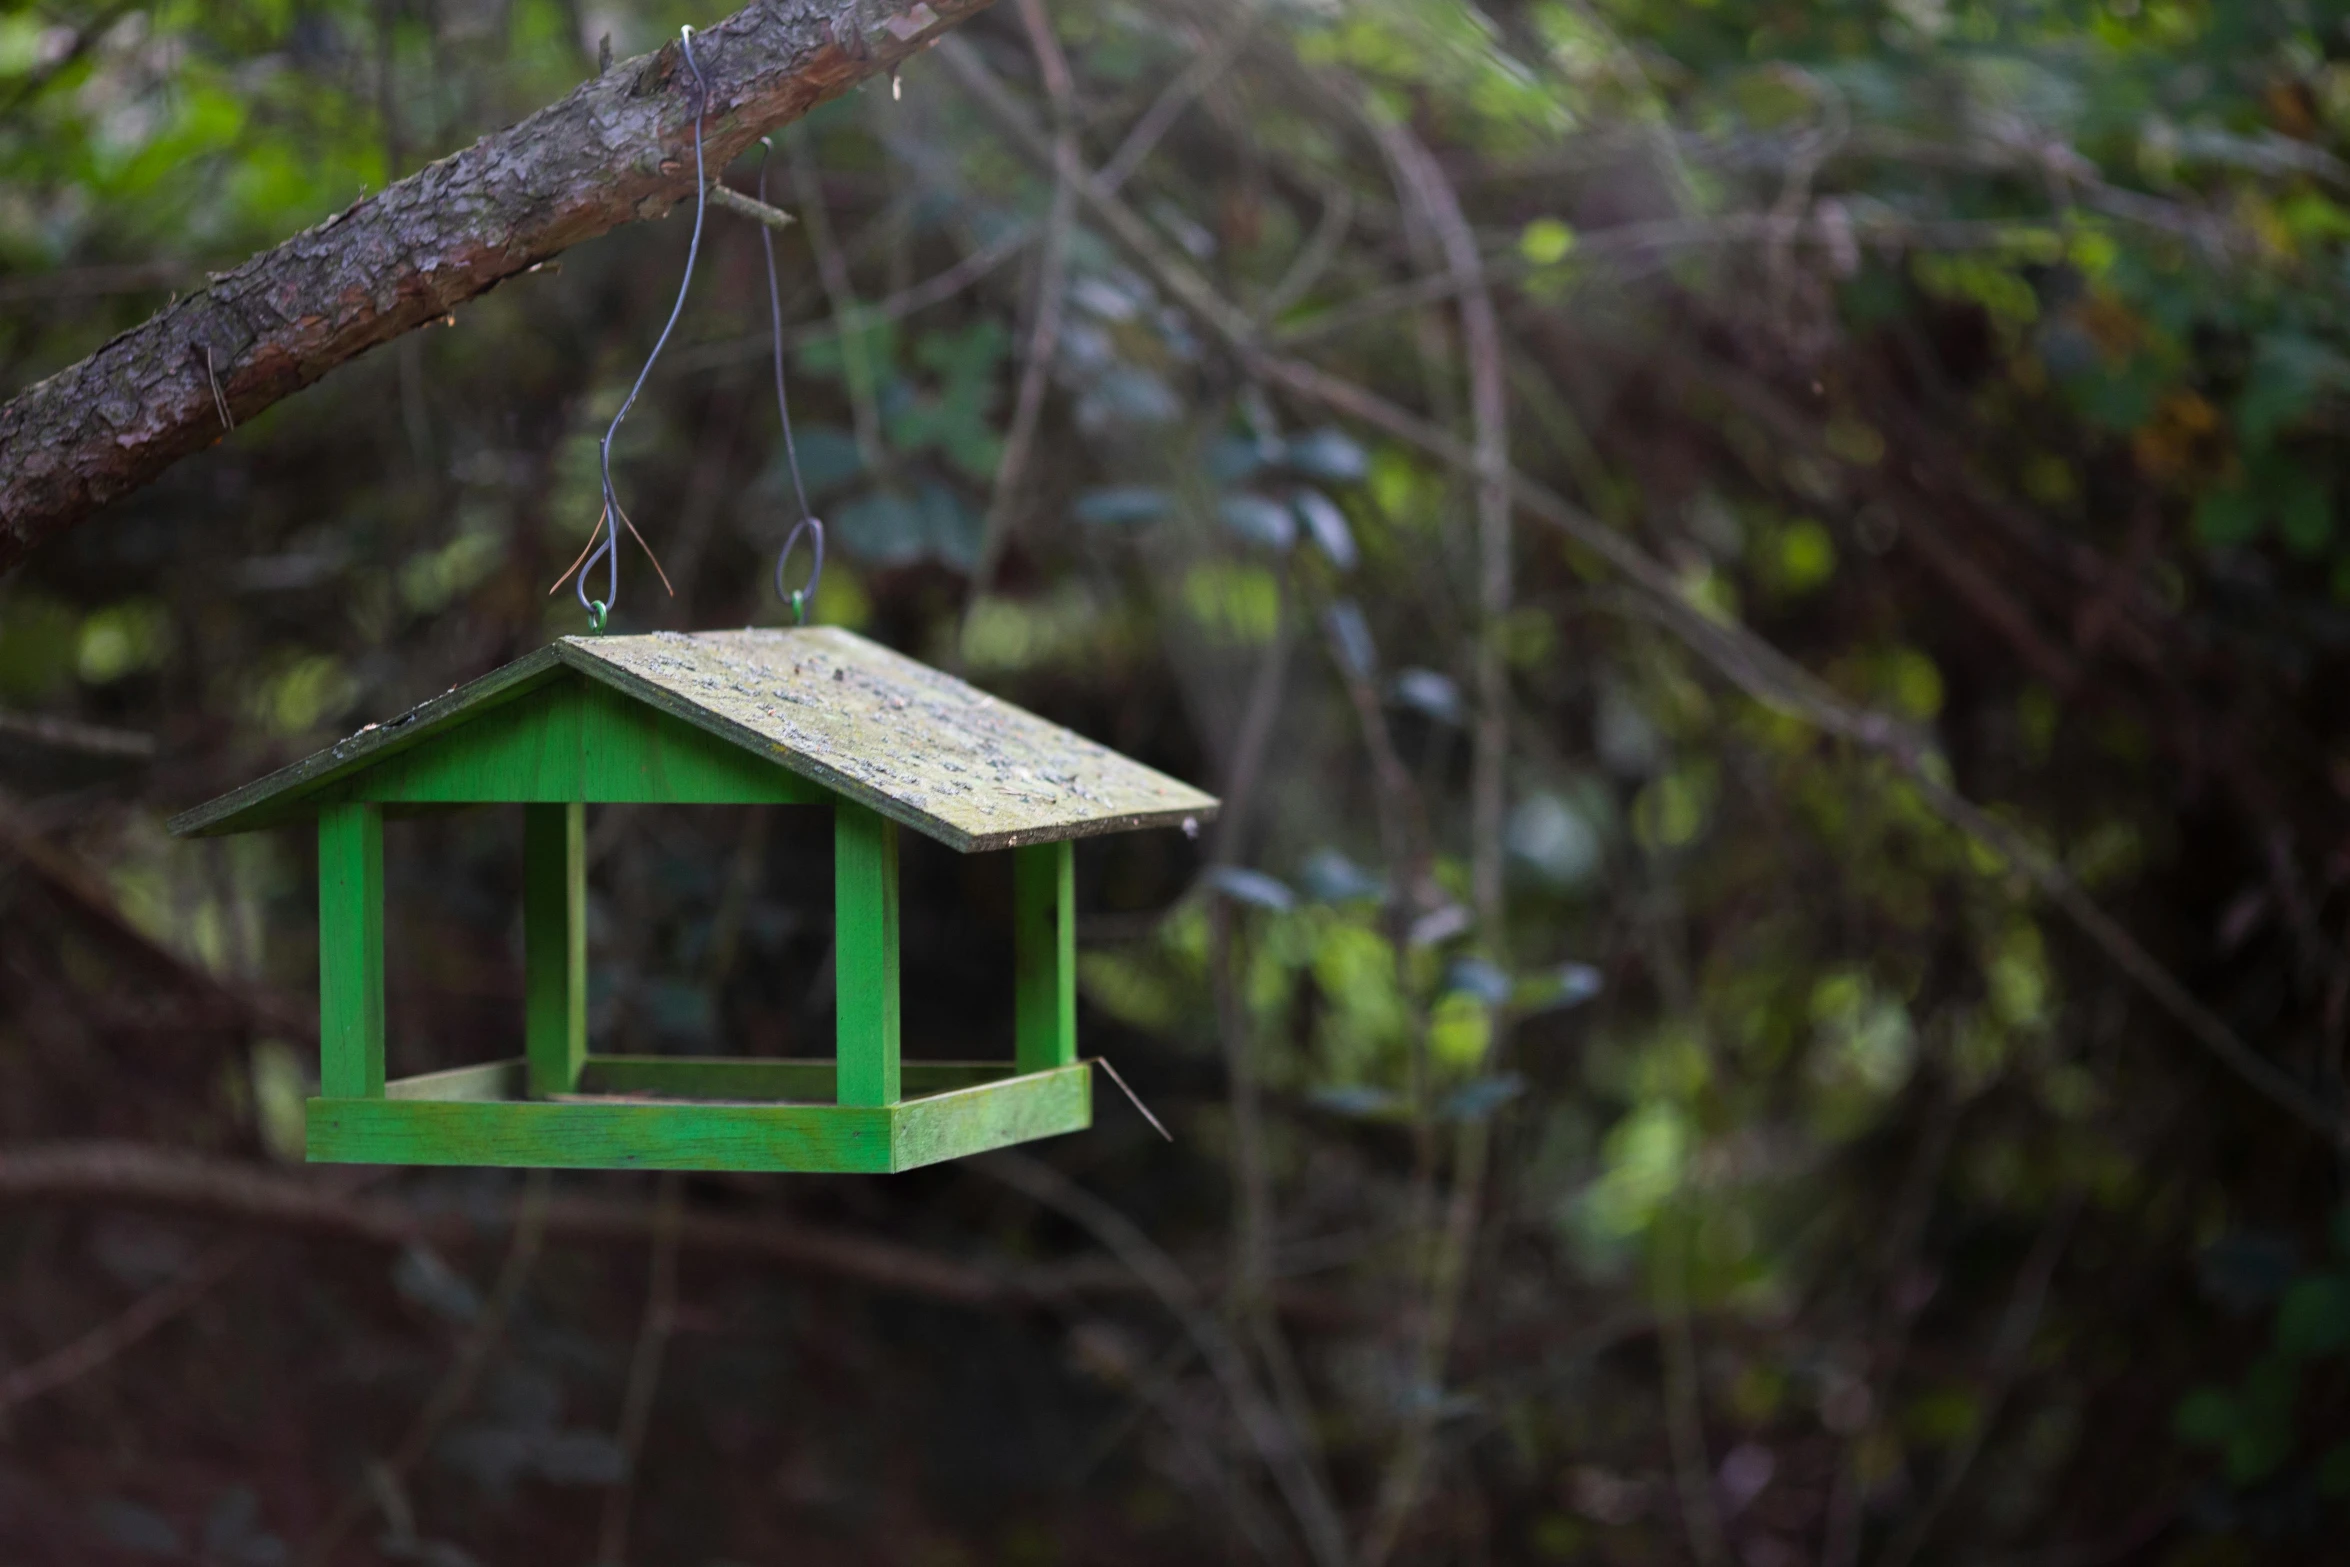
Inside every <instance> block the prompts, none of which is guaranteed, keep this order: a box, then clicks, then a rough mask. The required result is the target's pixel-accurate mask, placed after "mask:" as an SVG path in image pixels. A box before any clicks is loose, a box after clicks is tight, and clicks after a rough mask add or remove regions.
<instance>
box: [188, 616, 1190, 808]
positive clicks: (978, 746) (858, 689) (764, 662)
mask: <svg viewBox="0 0 2350 1567" xmlns="http://www.w3.org/2000/svg"><path fill="white" fill-rule="evenodd" d="M567 692H568V693H569V694H570V695H571V696H573V697H574V698H577V699H579V700H580V701H582V702H587V703H588V704H589V705H591V706H593V707H596V708H599V709H600V708H608V707H615V706H626V705H628V704H616V703H614V702H613V701H612V697H613V695H614V694H617V695H618V696H620V697H624V698H628V699H631V700H632V702H633V703H634V704H640V705H641V706H642V707H643V708H645V709H650V710H653V712H654V713H657V714H661V715H667V718H668V719H671V720H675V721H677V722H679V723H682V724H684V725H688V726H691V729H692V730H693V731H696V732H697V733H695V734H687V735H681V736H680V738H681V739H682V740H684V741H685V742H686V743H687V744H688V745H689V746H691V747H699V748H703V749H706V750H710V751H717V752H721V753H723V752H724V751H725V749H726V748H725V747H710V746H709V745H708V741H707V740H706V739H703V738H701V737H702V736H708V737H714V738H715V739H717V740H720V741H724V742H726V743H727V745H728V746H731V747H733V748H735V749H736V750H737V751H739V752H740V753H745V754H747V757H750V758H757V759H758V760H759V761H762V762H765V763H768V764H771V765H772V766H774V767H775V768H777V769H779V770H781V772H783V773H788V774H789V775H791V776H792V777H796V778H800V779H806V780H809V781H811V782H813V783H815V784H818V785H820V786H822V787H823V788H825V789H828V790H832V791H834V792H836V793H838V794H841V795H845V796H847V797H848V798H850V799H852V800H856V801H858V802H860V803H862V804H865V805H868V806H871V807H872V808H873V809H875V810H877V811H879V812H881V813H882V814H883V815H885V816H889V817H892V818H894V819H896V820H897V821H899V822H902V823H904V824H905V825H906V826H909V827H912V828H914V829H915V830H916V831H918V832H921V833H924V834H927V835H928V836H930V837H932V838H936V839H937V840H939V841H940V842H941V843H944V844H946V845H948V846H949V847H950V848H955V849H960V850H965V851H970V850H977V849H1000V848H1010V847H1012V846H1013V845H1016V844H1023V843H1046V842H1051V841H1053V840H1055V839H1060V838H1077V837H1086V836H1090V835H1093V834H1096V833H1107V832H1120V831H1124V830H1126V829H1129V828H1136V827H1157V826H1170V825H1179V824H1181V823H1183V822H1184V821H1185V820H1186V819H1190V820H1194V821H1204V820H1206V819H1207V818H1209V817H1211V816H1213V815H1214V814H1215V811H1216V803H1217V802H1216V800H1215V799H1214V798H1213V797H1212V796H1210V795H1207V794H1203V793H1201V792H1200V791H1199V790H1197V789H1194V788H1192V787H1191V786H1190V785H1188V784H1184V783H1180V782H1178V781H1176V780H1175V779H1173V778H1169V777H1168V776H1166V775H1165V774H1164V773H1160V772H1156V771H1154V770H1152V769H1151V768H1148V767H1145V766H1143V765H1142V764H1141V763H1140V762H1136V761H1132V760H1129V759H1128V758H1126V757H1123V756H1120V755H1119V754H1118V753H1117V752H1115V751H1112V750H1111V749H1109V748H1108V747H1107V746H1103V745H1097V744H1095V743H1094V742H1093V741H1091V740H1088V739H1086V738H1085V737H1084V736H1083V735H1079V734H1075V733H1073V732H1071V731H1070V730H1067V729H1063V728H1062V727H1060V726H1059V725H1058V724H1052V723H1047V722H1046V721H1045V720H1043V719H1041V718H1039V717H1037V716H1036V715H1035V714H1033V713H1029V712H1026V711H1024V710H1022V709H1020V708H1017V707H1014V706H1013V705H1012V704H1011V703H1009V702H1006V701H1002V700H1001V699H999V698H996V697H992V696H990V695H988V694H987V693H986V692H984V691H982V690H980V689H978V688H977V687H975V686H972V685H968V684H966V683H965V682H963V681H961V680H958V679H956V678H955V677H954V676H952V675H948V674H944V673H941V672H940V671H938V670H935V669H932V668H930V667H929V666H928V665H926V664H921V663H917V662H916V661H915V660H913V659H910V658H907V657H906V656H904V655H903V654H900V653H894V652H892V651H890V650H889V649H888V648H885V647H881V646H879V645H878V644H875V643H872V642H868V641H866V640H865V639H864V638H863V637H860V636H858V635H856V634H855V633H854V632H850V631H844V630H841V629H840V628H838V627H835V626H813V627H807V628H803V629H799V630H789V631H707V632H700V633H696V634H694V635H691V636H688V635H684V634H681V633H678V632H668V631H663V632H654V633H652V634H650V635H645V636H603V637H565V638H563V639H562V640H561V641H559V642H556V643H554V644H552V645H550V646H548V647H544V648H541V649H539V650H538V651H537V652H535V653H532V654H530V655H529V656H528V657H526V658H521V659H518V660H516V661H515V662H513V663H511V664H508V665H507V666H506V667H505V668H503V669H500V670H497V671H496V672H494V673H492V674H488V675H484V676H483V677H482V678H481V679H479V680H476V681H474V682H472V683H471V684H469V685H464V686H459V687H457V688H456V689H454V690H452V691H450V692H448V693H447V694H446V695H443V696H439V697H435V698H434V699H433V700H431V701H429V702H426V703H424V704H423V705H421V706H419V707H416V708H414V709H411V710H410V711H409V712H407V713H405V714H403V715H401V716H400V717H398V718H396V719H393V720H392V721H391V722H389V723H385V724H369V725H368V726H367V727H366V728H364V729H362V730H360V731H359V732H358V733H357V734H355V735H352V736H351V737H350V738H348V739H346V740H342V741H339V742H337V743H336V744H335V745H333V746H331V747H329V748H328V749H326V750H324V751H321V752H319V753H318V754H317V755H316V756H313V757H310V758H309V759H307V760H305V761H301V762H296V763H295V764H293V765H292V766H290V767H286V768H283V769H280V770H279V771H277V772H275V773H272V774H270V775H269V776H268V777H267V778H263V779H260V780H258V781H257V782H254V783H251V784H247V785H246V786H245V787H244V788H242V789H239V790H237V791H236V792H235V793H233V794H228V795H224V796H222V797H221V798H220V799H217V800H214V801H213V802H211V803H210V804H208V805H204V806H200V807H198V808H197V809H195V810H192V811H189V812H187V813H186V814H184V815H182V816H179V817H177V818H175V819H174V820H173V821H172V823H171V830H172V831H173V832H175V833H180V834H183V835H210V834H215V833H232V832H244V831H248V830H250V829H253V828H257V827H268V826H274V825H277V824H278V823H281V822H287V821H297V820H303V819H306V818H308V817H311V816H314V815H315V814H316V813H317V811H318V810H319V809H320V808H322V807H323V806H324V805H326V804H327V803H330V802H331V801H334V800H337V799H349V798H384V799H400V800H422V799H439V800H448V801H451V802H454V801H457V800H461V799H489V800H496V799H509V798H511V799H535V798H541V797H542V796H541V795H540V794H536V793H528V792H505V786H503V785H497V786H493V788H492V790H491V791H490V792H477V793H472V794H462V793H460V794H452V793H449V792H447V791H446V790H444V791H443V792H442V793H439V794H423V793H415V792H410V793H404V794H403V793H383V792H380V791H378V792H375V793H370V792H368V789H367V785H368V782H369V779H368V777H367V776H366V775H371V774H373V775H375V776H376V777H378V778H388V777H390V776H392V775H394V774H400V773H402V772H403V769H404V770H405V773H406V774H408V775H413V774H414V773H415V772H416V767H415V765H414V762H413V760H412V761H411V762H410V763H403V764H401V766H400V767H387V766H386V764H387V763H390V762H392V761H393V759H394V758H396V757H403V756H409V755H410V754H411V753H419V752H430V751H433V750H437V749H444V748H445V749H455V748H457V747H459V746H462V745H464V744H466V743H468V741H471V742H474V743H476V744H477V745H478V746H479V747H480V748H481V749H483V750H484V751H485V752H486V751H487V750H488V749H490V746H489V739H490V737H492V736H493V735H496V736H498V737H501V738H500V743H501V744H508V745H509V748H510V749H511V742H512V737H513V734H514V733H515V731H516V728H517V723H518V721H519V720H518V719H517V718H516V716H515V715H517V714H520V715H522V718H524V719H527V718H528V716H529V715H530V714H531V713H532V712H533V711H535V710H537V709H540V708H545V707H547V706H548V705H549V704H551V703H553V702H556V701H558V700H561V699H562V698H563V697H564V695H565V693H567ZM590 699H592V701H590ZM642 716H644V717H645V718H646V719H647V721H649V722H651V723H654V724H656V725H659V724H662V723H663V722H664V721H663V720H662V719H660V718H658V717H653V716H651V715H650V714H647V715H642ZM580 732H585V731H580ZM563 733H564V735H565V736H566V737H567V738H565V739H564V740H563V741H562V742H561V743H563V744H572V743H573V742H572V741H571V740H570V739H569V738H568V736H569V735H571V734H572V733H574V731H572V730H565V731H563ZM528 738H529V743H530V744H531V745H533V746H535V747H537V748H538V749H539V751H542V752H543V751H544V750H545V749H546V748H547V746H548V745H549V743H550V742H549V740H548V738H547V732H546V731H545V729H544V726H542V729H541V732H539V733H537V734H535V735H533V736H530V737H528ZM535 754H536V753H534V755H535ZM426 759H427V760H429V758H426ZM705 760H706V759H705ZM719 760H721V761H722V762H723V763H724V766H725V767H726V768H730V769H731V768H739V767H740V766H741V764H742V761H743V760H744V758H743V757H726V756H721V757H720V758H719ZM697 765H699V764H697ZM749 771H750V772H751V773H754V774H756V773H760V772H762V770H761V769H757V768H752V769H749ZM531 776H532V777H534V778H537V777H541V776H542V774H541V773H539V772H533V773H532V775H531ZM573 776H578V777H585V776H587V775H586V773H585V772H584V771H580V772H577V773H575V774H574V775H573ZM774 782H775V784H776V786H777V788H778V790H779V791H781V792H778V793H776V794H774V795H772V796H766V795H762V794H761V793H759V792H758V791H757V790H756V789H755V788H754V789H753V790H752V792H751V793H748V794H744V793H741V792H740V789H741V785H739V784H738V785H735V786H734V787H735V789H736V790H737V792H736V793H732V794H729V793H724V792H721V793H718V794H712V795H707V796H692V797H695V798H704V797H707V798H762V797H772V798H779V799H790V798H808V797H810V796H809V795H808V792H807V791H806V790H804V789H801V790H800V791H799V792H798V793H796V794H795V793H792V792H790V787H791V786H790V783H789V779H788V778H786V777H783V776H775V777H774ZM581 797H585V798H591V799H593V798H598V797H599V796H597V795H596V794H594V793H593V792H590V793H588V794H586V795H584V796H581ZM602 797H606V798H646V797H658V796H643V795H625V796H624V795H618V794H614V795H608V796H602ZM678 797H685V796H678Z"/></svg>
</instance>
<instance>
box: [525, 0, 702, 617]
mask: <svg viewBox="0 0 2350 1567" xmlns="http://www.w3.org/2000/svg"><path fill="white" fill-rule="evenodd" d="M677 41H678V47H679V48H680V49H681V50H682V51H683V53H684V55H685V63H686V68H687V69H688V70H690V71H692V72H693V73H694V235H693V239H692V241H691V242H690V243H689V244H688V245H687V246H686V252H685V276H683V277H681V278H679V279H678V280H677V302H676V303H675V304H673V305H671V306H670V307H669V320H668V322H667V323H666V324H665V325H663V326H662V328H661V335H660V336H659V337H657V338H655V339H654V340H653V351H652V352H651V353H649V354H647V355H646V356H645V364H644V368H643V369H641V370H639V371H638V372H637V373H636V384H635V385H633V386H631V387H630V388H629V389H628V396H627V397H625V398H624V399H622V400H621V404H620V411H619V412H618V413H616V414H614V415H613V416H612V423H611V425H610V427H608V428H607V429H606V430H605V431H604V439H603V440H602V441H601V442H599V443H598V444H597V447H596V467H597V475H598V477H599V478H600V480H601V481H602V484H603V490H604V510H603V514H602V515H601V516H599V517H598V518H597V519H596V526H595V530H594V531H593V532H591V533H590V534H589V535H588V547H587V549H586V550H585V552H583V553H582V554H581V555H580V557H579V559H578V560H576V561H573V562H572V564H571V570H570V571H566V572H565V573H564V574H563V575H562V576H561V577H558V578H556V579H555V587H556V588H560V587H561V586H563V584H564V582H565V581H566V580H567V579H569V578H570V577H571V575H572V572H577V573H578V574H579V578H578V581H577V582H576V583H574V584H573V587H572V591H573V592H574V593H575V594H577V595H578V598H579V607H580V608H581V609H584V610H586V611H587V612H588V626H589V629H591V630H594V631H601V630H603V629H604V622H605V620H606V619H607V618H609V616H610V615H611V613H612V607H613V606H614V605H615V604H617V603H619V602H620V550H619V543H620V529H621V528H626V529H628V533H629V537H631V538H633V539H635V540H636V542H637V544H638V546H639V547H640V548H641V549H643V550H644V552H645V558H646V559H647V560H650V561H651V562H652V563H653V570H654V572H655V573H656V574H658V575H659V577H660V578H661V586H662V587H664V588H668V589H669V596H670V597H671V598H675V597H676V596H677V589H676V588H674V587H672V586H670V582H669V574H668V573H667V572H665V571H662V570H661V561H660V557H658V556H656V555H655V554H654V553H653V547H652V546H651V545H650V544H647V543H645V536H644V535H643V534H642V533H639V532H638V531H637V526H636V524H635V523H634V522H632V521H630V520H629V516H628V513H627V512H626V511H625V510H623V509H622V507H621V505H620V497H619V495H618V494H616V493H615V492H614V491H613V488H612V438H613V437H614V436H616V435H618V434H619V433H620V422H621V421H622V420H623V419H626V418H627V417H628V411H629V410H630V409H631V408H634V407H635V406H636V399H637V394H638V393H639V392H642V391H643V390H644V389H645V381H646V379H647V378H648V377H650V376H651V375H652V373H653V365H654V362H655V361H657V360H658V359H659V358H660V357H661V350H662V349H664V348H666V347H668V346H669V335H670V334H671V333H672V332H674V331H676V330H677V318H678V317H679V316H682V315H684V314H685V296H686V294H687V293H688V292H689V291H690V290H691V289H692V288H693V286H694V264H695V263H696V262H697V261H699V260H700V259H701V254H702V220H703V218H705V217H706V216H708V214H709V210H710V183H709V176H708V173H707V171H705V170H704V168H703V166H702V121H703V119H704V117H705V116H707V115H708V113H709V110H710V83H709V80H708V78H706V77H704V76H703V75H702V65H701V62H700V61H699V60H696V59H695V58H694V30H693V28H692V27H690V26H688V27H682V28H679V29H678V34H677ZM598 561H601V562H603V564H604V596H603V597H602V598H600V599H591V598H589V597H588V587H587V585H588V577H589V576H590V575H591V574H592V573H593V572H594V571H595V569H596V563H597V562H598ZM547 591H548V592H550V593H552V592H553V591H555V589H554V588H549V589H548V590H547Z"/></svg>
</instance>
